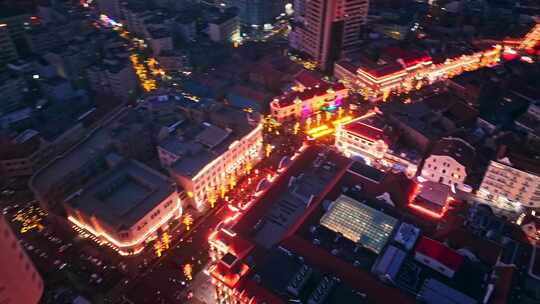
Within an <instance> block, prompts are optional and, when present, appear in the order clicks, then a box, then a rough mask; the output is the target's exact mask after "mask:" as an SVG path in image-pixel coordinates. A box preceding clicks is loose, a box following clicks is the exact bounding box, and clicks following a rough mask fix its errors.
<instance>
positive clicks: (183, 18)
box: [171, 12, 197, 42]
mask: <svg viewBox="0 0 540 304" xmlns="http://www.w3.org/2000/svg"><path fill="white" fill-rule="evenodd" d="M195 21H196V16H194V15H193V14H191V13H190V12H184V13H181V14H180V16H178V17H177V18H176V19H175V20H174V22H173V23H172V25H171V27H172V28H171V30H172V31H173V33H176V34H178V35H179V36H180V37H181V38H182V39H183V40H184V41H186V42H193V41H195V38H196V37H197V24H196V22H195Z"/></svg>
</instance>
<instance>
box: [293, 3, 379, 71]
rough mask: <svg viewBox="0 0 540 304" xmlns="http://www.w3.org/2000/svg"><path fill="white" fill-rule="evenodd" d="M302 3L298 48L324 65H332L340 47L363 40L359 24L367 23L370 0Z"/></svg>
mask: <svg viewBox="0 0 540 304" xmlns="http://www.w3.org/2000/svg"><path fill="white" fill-rule="evenodd" d="M302 4H303V5H299V6H298V9H303V10H305V12H303V13H301V12H298V14H297V15H299V16H303V17H302V19H304V26H303V27H302V26H300V27H296V28H295V31H298V37H299V39H298V41H296V43H297V45H298V48H299V49H298V50H299V51H301V52H304V53H306V54H308V55H309V56H310V57H311V58H312V59H314V60H316V61H317V62H318V63H319V64H320V66H321V67H322V68H323V69H328V68H331V67H332V64H333V60H334V59H336V58H334V57H336V55H338V54H339V53H340V51H341V50H343V49H347V48H350V47H352V46H354V45H355V44H357V43H358V42H359V40H360V28H361V26H362V24H364V23H365V21H366V17H367V12H368V8H369V1H368V0H337V1H331V0H311V1H306V2H305V3H302Z"/></svg>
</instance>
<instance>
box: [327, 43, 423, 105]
mask: <svg viewBox="0 0 540 304" xmlns="http://www.w3.org/2000/svg"><path fill="white" fill-rule="evenodd" d="M381 54H382V56H381V58H378V59H377V60H372V59H370V58H369V57H368V56H367V55H366V54H361V53H356V54H350V55H349V56H347V57H346V58H344V59H342V60H340V61H338V62H337V63H335V65H334V73H335V75H336V77H337V78H338V79H340V80H342V81H343V82H344V83H347V84H349V85H350V86H351V87H354V88H357V89H359V90H364V91H366V95H368V96H369V97H370V98H371V99H374V100H381V99H386V98H387V97H388V96H389V94H390V93H391V92H401V91H405V90H407V89H411V88H406V87H405V83H406V82H407V81H408V80H409V78H410V77H411V75H414V74H415V73H418V72H419V71H421V70H423V69H425V68H426V67H429V66H431V65H432V63H433V62H432V60H431V57H430V56H429V55H428V54H427V53H425V52H419V51H404V50H402V49H399V48H388V49H386V50H383V51H382V52H381Z"/></svg>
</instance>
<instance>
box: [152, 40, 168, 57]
mask: <svg viewBox="0 0 540 304" xmlns="http://www.w3.org/2000/svg"><path fill="white" fill-rule="evenodd" d="M150 47H151V48H152V52H153V53H154V56H157V55H159V54H161V52H162V51H170V50H172V49H173V42H172V37H171V36H167V37H161V38H152V39H150Z"/></svg>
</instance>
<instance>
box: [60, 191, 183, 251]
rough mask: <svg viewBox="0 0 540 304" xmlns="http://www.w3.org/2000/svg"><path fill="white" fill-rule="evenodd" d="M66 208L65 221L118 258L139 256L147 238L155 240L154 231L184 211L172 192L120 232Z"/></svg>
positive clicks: (97, 219)
mask: <svg viewBox="0 0 540 304" xmlns="http://www.w3.org/2000/svg"><path fill="white" fill-rule="evenodd" d="M65 207H66V211H67V215H68V220H70V221H71V222H72V223H74V224H75V225H76V226H78V227H79V228H82V229H84V231H85V232H90V233H91V234H92V235H93V236H94V237H96V238H97V239H99V240H102V241H105V242H107V243H109V244H110V245H111V247H113V249H115V250H117V251H118V252H119V253H120V254H121V255H129V254H136V253H138V252H140V250H142V249H143V248H144V246H145V241H146V240H147V239H148V238H150V237H153V236H155V235H156V231H157V230H158V229H159V228H162V227H164V226H166V225H167V224H168V223H169V222H170V220H172V219H175V218H179V217H180V216H181V215H182V210H183V206H182V202H181V201H180V199H179V195H178V193H177V192H176V191H174V192H173V193H172V194H171V195H169V196H168V197H167V198H165V199H164V200H163V201H161V202H160V203H159V204H157V205H156V207H154V208H153V209H152V210H150V211H149V212H148V213H147V214H146V215H145V216H144V217H143V218H141V219H140V220H139V221H138V222H137V223H135V224H134V225H133V226H131V227H129V228H128V229H126V230H122V231H119V230H117V229H115V228H113V227H111V226H110V225H108V224H107V223H105V222H103V221H101V220H100V219H99V218H96V217H95V216H90V215H87V214H83V213H81V212H80V211H79V210H77V209H74V208H72V207H71V206H69V205H68V204H65Z"/></svg>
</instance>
